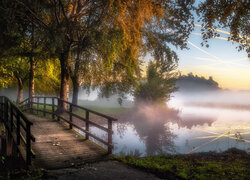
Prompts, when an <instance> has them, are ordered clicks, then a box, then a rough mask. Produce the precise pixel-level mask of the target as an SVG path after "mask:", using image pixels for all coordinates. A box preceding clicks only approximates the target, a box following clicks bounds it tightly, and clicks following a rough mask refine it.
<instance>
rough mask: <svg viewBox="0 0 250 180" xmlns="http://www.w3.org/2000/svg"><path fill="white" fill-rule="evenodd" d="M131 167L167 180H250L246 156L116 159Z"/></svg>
mask: <svg viewBox="0 0 250 180" xmlns="http://www.w3.org/2000/svg"><path fill="white" fill-rule="evenodd" d="M116 159H117V160H119V161H121V162H123V163H126V164H128V165H130V166H133V167H136V168H140V169H142V170H144V171H148V172H151V173H154V174H155V175H157V176H158V177H160V178H167V179H204V180H206V179H249V178H250V157H249V155H247V154H232V153H230V152H225V153H199V154H194V155H157V156H152V157H144V158H138V157H132V156H116Z"/></svg>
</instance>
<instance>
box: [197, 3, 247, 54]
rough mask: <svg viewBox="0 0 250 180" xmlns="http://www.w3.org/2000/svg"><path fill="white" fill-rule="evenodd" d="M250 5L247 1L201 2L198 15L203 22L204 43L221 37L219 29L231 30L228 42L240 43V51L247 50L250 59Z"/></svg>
mask: <svg viewBox="0 0 250 180" xmlns="http://www.w3.org/2000/svg"><path fill="white" fill-rule="evenodd" d="M249 9H250V4H249V2H248V1H247V0H233V1H226V0H221V1H213V0H206V1H204V2H200V4H199V7H198V9H197V13H198V15H199V16H200V20H201V21H202V26H203V28H202V31H203V32H202V34H203V39H204V42H205V43H207V40H208V39H210V38H212V37H214V36H219V34H218V33H217V31H216V29H217V28H229V30H230V33H228V34H229V37H228V40H231V41H235V42H238V43H239V46H238V48H239V50H244V49H245V50H246V52H247V53H248V56H249V57H250V46H249V44H250V41H249V40H250V38H249V36H250V30H249V29H250V22H249V19H250V15H249Z"/></svg>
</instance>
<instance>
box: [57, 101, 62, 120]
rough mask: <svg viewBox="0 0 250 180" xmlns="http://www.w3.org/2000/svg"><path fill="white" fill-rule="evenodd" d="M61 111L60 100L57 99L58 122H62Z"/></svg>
mask: <svg viewBox="0 0 250 180" xmlns="http://www.w3.org/2000/svg"><path fill="white" fill-rule="evenodd" d="M60 111H61V109H60V99H59V98H58V99H57V120H58V121H60V113H61V112H60Z"/></svg>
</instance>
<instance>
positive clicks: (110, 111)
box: [86, 106, 129, 115]
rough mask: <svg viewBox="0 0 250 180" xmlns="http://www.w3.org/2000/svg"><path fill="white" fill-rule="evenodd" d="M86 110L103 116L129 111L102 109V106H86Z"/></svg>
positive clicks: (112, 108)
mask: <svg viewBox="0 0 250 180" xmlns="http://www.w3.org/2000/svg"><path fill="white" fill-rule="evenodd" d="M86 108H87V109H90V110H93V111H96V112H100V113H103V114H110V115H112V114H113V115H114V114H119V113H122V112H124V111H126V110H128V109H129V108H126V107H104V106H86Z"/></svg>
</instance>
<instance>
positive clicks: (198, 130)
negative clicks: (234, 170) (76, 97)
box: [91, 103, 250, 156]
mask: <svg viewBox="0 0 250 180" xmlns="http://www.w3.org/2000/svg"><path fill="white" fill-rule="evenodd" d="M174 108H175V109H164V108H159V107H154V106H146V105H145V106H142V107H140V108H139V109H137V110H136V112H134V111H129V112H126V113H123V114H122V115H119V116H118V117H117V118H118V119H119V121H118V122H117V123H114V126H113V131H114V134H113V142H114V150H113V153H114V154H117V155H124V154H130V155H134V156H149V155H155V154H163V153H170V154H189V153H195V152H208V151H216V152H222V151H225V150H227V149H229V148H232V147H236V148H238V149H241V150H245V151H248V152H250V110H249V109H244V108H243V109H239V108H224V107H217V106H211V107H210V106H205V107H203V106H199V105H197V104H195V103H194V104H186V105H182V106H179V105H178V106H177V107H174ZM91 130H92V132H93V131H94V132H95V134H97V135H99V136H103V137H104V138H106V137H105V135H104V134H102V132H100V131H98V130H97V129H96V128H94V127H92V128H91Z"/></svg>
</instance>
